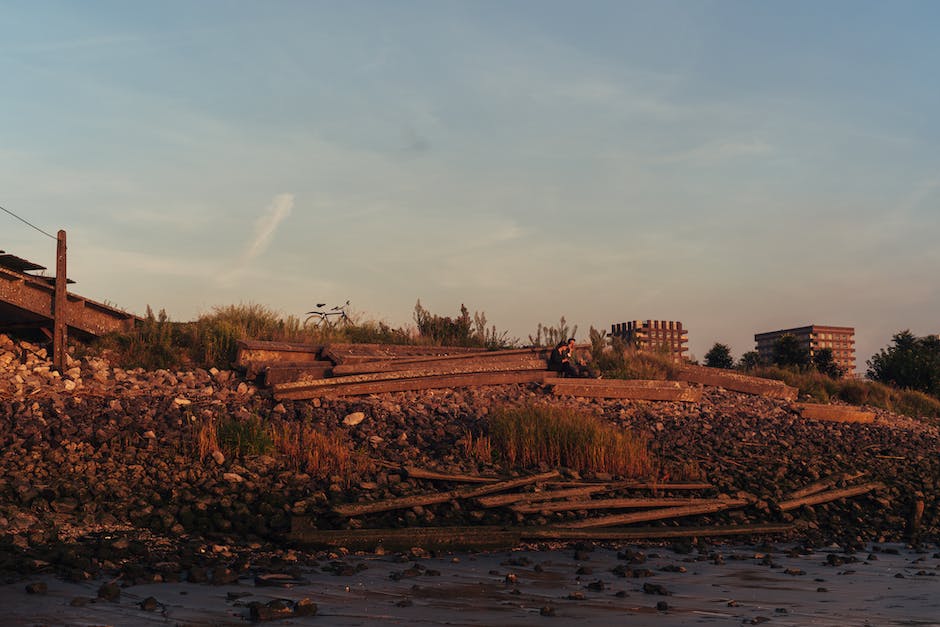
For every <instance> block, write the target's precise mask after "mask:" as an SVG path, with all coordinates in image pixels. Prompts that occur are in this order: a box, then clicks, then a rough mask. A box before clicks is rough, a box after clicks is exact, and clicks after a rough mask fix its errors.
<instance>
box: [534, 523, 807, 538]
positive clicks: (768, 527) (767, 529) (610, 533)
mask: <svg viewBox="0 0 940 627" xmlns="http://www.w3.org/2000/svg"><path fill="white" fill-rule="evenodd" d="M795 528H796V526H795V525H792V524H775V523H764V524H754V525H706V526H697V527H644V528H636V527H634V528H628V529H622V528H610V529H571V528H564V527H548V528H545V527H543V528H541V529H539V528H530V527H525V528H523V529H522V539H523V540H527V541H533V540H542V541H546V540H558V541H567V540H596V541H598V542H603V541H616V540H623V541H628V540H647V539H653V538H699V537H701V538H711V537H721V536H748V535H763V534H778V533H789V532H791V531H793V530H794V529H795Z"/></svg>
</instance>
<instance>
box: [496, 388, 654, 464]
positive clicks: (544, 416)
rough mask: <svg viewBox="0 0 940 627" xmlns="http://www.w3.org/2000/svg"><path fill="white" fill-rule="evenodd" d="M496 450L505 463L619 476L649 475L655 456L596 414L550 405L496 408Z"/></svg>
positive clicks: (639, 441)
mask: <svg viewBox="0 0 940 627" xmlns="http://www.w3.org/2000/svg"><path fill="white" fill-rule="evenodd" d="M488 428H489V437H490V440H491V442H492V448H493V451H494V454H495V455H496V456H497V457H498V458H499V459H500V460H502V461H503V462H504V463H505V465H507V466H508V467H537V466H539V465H542V464H545V465H547V466H548V467H551V468H557V467H565V468H571V469H574V470H577V471H578V472H588V471H589V472H606V473H610V474H612V475H618V476H621V477H650V476H652V475H653V473H654V471H655V467H656V464H655V460H654V459H653V457H652V456H651V455H650V452H649V449H648V441H647V439H646V438H645V437H642V436H640V435H637V434H635V433H633V432H631V431H625V430H622V429H617V428H614V427H613V426H612V425H608V424H605V423H603V422H601V421H600V419H598V418H597V416H595V415H593V414H591V413H588V412H584V411H577V410H572V409H566V408H563V407H557V406H553V405H521V406H510V407H502V408H498V409H497V410H495V411H494V412H492V414H491V415H490V417H489V420H488Z"/></svg>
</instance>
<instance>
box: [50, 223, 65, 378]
mask: <svg viewBox="0 0 940 627" xmlns="http://www.w3.org/2000/svg"><path fill="white" fill-rule="evenodd" d="M57 235H58V237H56V251H55V299H54V300H53V305H52V315H53V318H52V364H53V366H54V367H55V369H56V370H58V371H59V372H60V373H62V372H65V345H66V343H67V342H68V337H67V334H68V322H67V321H66V314H65V311H66V309H67V308H68V275H67V274H66V272H65V231H63V230H60V231H59V232H58V234H57Z"/></svg>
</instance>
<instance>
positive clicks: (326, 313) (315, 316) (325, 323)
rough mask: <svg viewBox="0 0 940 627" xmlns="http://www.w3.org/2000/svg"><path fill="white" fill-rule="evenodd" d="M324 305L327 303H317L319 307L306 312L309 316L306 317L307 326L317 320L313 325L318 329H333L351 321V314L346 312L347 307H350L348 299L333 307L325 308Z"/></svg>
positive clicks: (305, 324)
mask: <svg viewBox="0 0 940 627" xmlns="http://www.w3.org/2000/svg"><path fill="white" fill-rule="evenodd" d="M323 307H326V303H317V309H314V310H313V311H308V312H307V313H305V314H304V315H305V316H307V317H306V318H304V326H305V327H306V326H307V324H308V323H309V322H310V321H311V320H315V321H316V322H314V323H313V326H314V327H316V328H318V329H320V328H329V329H332V328H333V327H335V326H337V325H343V326H345V325H347V324H349V323H350V320H349V315H348V314H347V313H346V308H347V307H349V301H348V300H347V301H346V302H345V303H344V304H342V305H336V306H335V307H333V308H332V309H323Z"/></svg>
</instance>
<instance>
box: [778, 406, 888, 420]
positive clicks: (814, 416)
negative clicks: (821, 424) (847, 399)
mask: <svg viewBox="0 0 940 627" xmlns="http://www.w3.org/2000/svg"><path fill="white" fill-rule="evenodd" d="M796 407H797V408H798V409H799V410H800V415H801V416H802V417H803V418H809V419H811V420H825V421H828V422H858V423H871V422H875V413H874V412H870V411H863V410H861V409H858V408H857V407H846V406H844V405H820V404H817V403H796Z"/></svg>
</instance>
